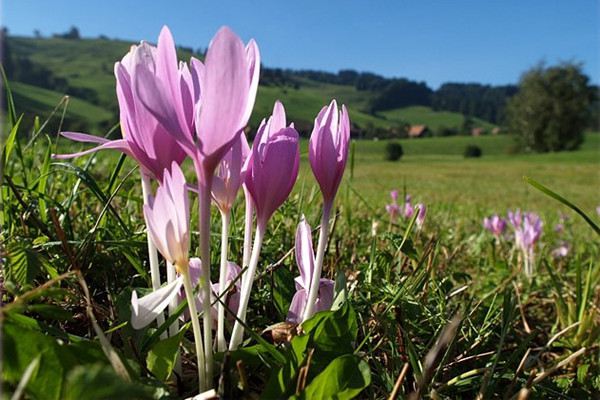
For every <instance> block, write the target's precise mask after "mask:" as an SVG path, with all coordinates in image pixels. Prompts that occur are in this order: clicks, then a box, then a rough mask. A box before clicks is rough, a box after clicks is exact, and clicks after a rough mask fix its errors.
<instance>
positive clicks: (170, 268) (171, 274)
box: [167, 262, 181, 375]
mask: <svg viewBox="0 0 600 400" xmlns="http://www.w3.org/2000/svg"><path fill="white" fill-rule="evenodd" d="M175 279H177V274H176V272H175V266H174V265H173V264H171V263H170V262H167V282H168V283H171V282H173V281H174V280H175ZM176 309H177V297H174V298H173V300H171V302H170V303H169V317H170V316H171V315H173V314H174V313H175V310H176ZM178 332H179V320H177V319H176V320H175V321H173V323H172V324H171V326H169V336H170V337H173V336H175V335H177V333H178ZM174 370H175V372H177V373H178V374H180V375H181V357H180V354H179V350H177V359H176V361H175V367H174Z"/></svg>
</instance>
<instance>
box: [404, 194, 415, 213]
mask: <svg viewBox="0 0 600 400" xmlns="http://www.w3.org/2000/svg"><path fill="white" fill-rule="evenodd" d="M414 212H415V209H414V207H413V206H412V203H411V197H410V194H407V195H406V197H405V199H404V207H403V209H402V213H403V215H404V218H405V219H411V218H412V216H413V214H414Z"/></svg>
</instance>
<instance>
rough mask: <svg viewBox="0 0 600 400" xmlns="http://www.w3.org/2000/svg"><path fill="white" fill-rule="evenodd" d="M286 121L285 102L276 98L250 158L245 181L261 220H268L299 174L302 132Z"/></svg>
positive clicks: (260, 129) (256, 139)
mask: <svg viewBox="0 0 600 400" xmlns="http://www.w3.org/2000/svg"><path fill="white" fill-rule="evenodd" d="M285 124H286V121H285V110H284V108H283V105H282V104H281V103H280V102H276V103H275V107H274V108H273V115H272V116H271V117H270V118H269V120H268V121H267V122H265V121H264V120H263V121H262V123H261V125H260V127H259V129H258V133H257V135H256V138H255V139H254V144H253V145H252V151H251V152H250V156H249V157H248V159H247V160H246V164H245V168H244V169H245V170H246V179H245V184H246V188H247V189H248V192H249V193H250V196H251V197H252V201H253V202H254V206H255V208H256V216H257V220H258V223H259V224H260V223H262V224H266V222H267V221H268V220H269V218H270V217H271V215H272V214H273V213H274V212H275V210H276V209H277V208H279V206H280V205H281V204H282V203H283V202H284V201H285V199H287V197H288V195H289V194H290V192H291V191H292V188H293V187H294V183H295V182H296V178H297V177H298V167H299V163H300V152H299V147H298V140H299V136H298V132H296V130H295V129H294V128H293V125H290V126H289V127H287V128H286V127H285Z"/></svg>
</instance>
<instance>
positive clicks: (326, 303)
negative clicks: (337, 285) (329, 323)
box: [287, 217, 334, 323]
mask: <svg viewBox="0 0 600 400" xmlns="http://www.w3.org/2000/svg"><path fill="white" fill-rule="evenodd" d="M296 264H297V265H298V269H299V270H300V276H298V277H296V279H295V283H296V293H295V294H294V297H293V298H292V303H291V304H290V309H289V311H288V315H287V320H288V321H290V322H293V323H300V322H301V321H302V316H303V315H304V310H305V309H306V306H307V302H308V300H309V299H308V294H309V291H310V285H311V284H312V281H313V275H314V274H315V273H316V270H315V256H314V252H313V246H312V235H311V229H310V226H309V225H308V223H307V222H306V220H305V219H304V217H303V218H302V221H301V222H300V223H299V224H298V228H297V229H296ZM318 282H319V283H318V285H319V287H318V290H317V293H318V295H317V299H316V300H315V305H314V311H315V312H319V311H324V310H329V309H330V308H331V305H332V304H333V289H334V282H333V281H332V280H331V279H325V278H321V277H319V281H318Z"/></svg>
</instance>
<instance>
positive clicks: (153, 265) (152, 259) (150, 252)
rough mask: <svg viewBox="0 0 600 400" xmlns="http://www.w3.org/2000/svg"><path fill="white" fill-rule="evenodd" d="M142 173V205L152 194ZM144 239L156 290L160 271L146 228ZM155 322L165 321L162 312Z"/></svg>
mask: <svg viewBox="0 0 600 400" xmlns="http://www.w3.org/2000/svg"><path fill="white" fill-rule="evenodd" d="M141 175H142V197H143V200H144V205H146V204H149V202H150V197H151V196H152V184H151V183H150V177H149V176H148V175H146V174H145V173H144V172H143V171H142V172H141ZM146 240H147V242H148V259H149V260H150V279H151V281H152V290H158V289H159V288H160V271H159V270H158V251H157V250H156V246H155V245H154V242H153V241H152V238H151V237H150V231H149V230H148V229H147V228H146ZM156 323H157V324H158V326H161V325H162V324H164V323H165V316H164V314H163V313H160V314H158V316H157V317H156ZM160 338H161V339H166V338H167V332H166V331H165V332H163V333H162V334H161V335H160Z"/></svg>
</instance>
